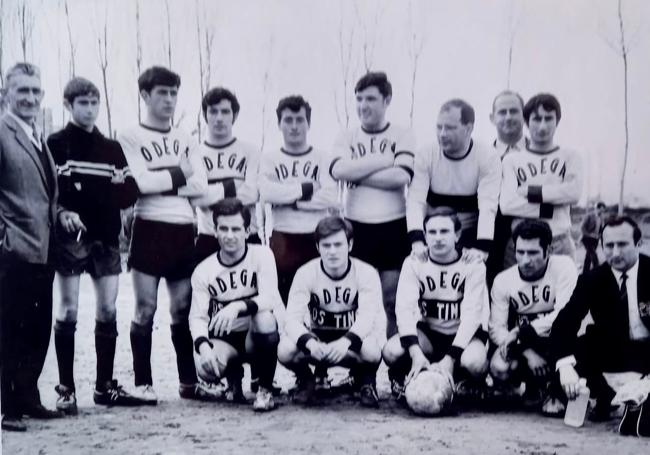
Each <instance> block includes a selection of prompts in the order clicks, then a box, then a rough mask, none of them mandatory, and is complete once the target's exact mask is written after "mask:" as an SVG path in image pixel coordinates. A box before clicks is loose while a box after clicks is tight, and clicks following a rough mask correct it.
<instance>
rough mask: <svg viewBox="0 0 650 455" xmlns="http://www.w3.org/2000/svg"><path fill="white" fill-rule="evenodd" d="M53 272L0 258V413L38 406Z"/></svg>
mask: <svg viewBox="0 0 650 455" xmlns="http://www.w3.org/2000/svg"><path fill="white" fill-rule="evenodd" d="M53 280H54V270H53V269H52V268H51V267H50V266H47V265H42V264H29V263H26V262H22V261H18V260H15V259H7V258H3V259H2V261H1V262H0V323H1V328H2V333H1V336H0V339H1V343H2V344H1V345H0V351H1V353H2V412H3V414H5V415H7V416H20V415H21V414H22V411H23V409H25V408H26V407H31V406H34V405H37V404H40V402H41V401H40V395H39V392H38V385H37V382H38V377H39V376H40V374H41V371H42V370H43V364H44V363H45V355H46V354H47V347H48V345H49V342H50V330H51V327H52V282H53Z"/></svg>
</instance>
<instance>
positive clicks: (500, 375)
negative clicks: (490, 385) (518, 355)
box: [490, 350, 516, 381]
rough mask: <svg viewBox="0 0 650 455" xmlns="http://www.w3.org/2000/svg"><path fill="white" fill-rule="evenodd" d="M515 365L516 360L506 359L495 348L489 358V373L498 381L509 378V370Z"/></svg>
mask: <svg viewBox="0 0 650 455" xmlns="http://www.w3.org/2000/svg"><path fill="white" fill-rule="evenodd" d="M515 367H516V361H508V360H506V359H504V358H503V356H502V355H501V353H500V352H499V351H498V350H497V351H496V352H495V353H494V355H493V356H492V359H491V360H490V374H491V375H492V377H493V378H495V379H497V380H499V381H507V380H508V379H510V375H511V371H512V370H513V369H514V368H515Z"/></svg>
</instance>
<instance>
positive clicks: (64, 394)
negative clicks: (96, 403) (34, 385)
mask: <svg viewBox="0 0 650 455" xmlns="http://www.w3.org/2000/svg"><path fill="white" fill-rule="evenodd" d="M54 390H55V392H56V393H57V394H58V395H59V398H57V399H56V409H58V410H59V411H61V412H62V413H64V414H67V415H77V412H78V411H77V397H76V396H75V392H74V389H72V388H71V387H68V386H65V385H63V384H58V385H55V386H54Z"/></svg>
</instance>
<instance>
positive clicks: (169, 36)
mask: <svg viewBox="0 0 650 455" xmlns="http://www.w3.org/2000/svg"><path fill="white" fill-rule="evenodd" d="M165 11H166V12H167V62H168V65H169V69H171V68H172V23H171V15H170V13H169V0H165Z"/></svg>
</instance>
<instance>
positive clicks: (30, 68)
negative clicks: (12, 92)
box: [3, 62, 41, 90]
mask: <svg viewBox="0 0 650 455" xmlns="http://www.w3.org/2000/svg"><path fill="white" fill-rule="evenodd" d="M21 75H22V76H36V77H37V78H39V79H40V78H41V70H40V69H39V68H38V66H36V65H34V64H33V63H28V62H20V63H16V64H15V65H14V66H12V67H11V68H9V71H7V74H6V76H5V86H4V87H3V90H6V89H7V87H9V84H10V83H11V79H13V78H14V77H16V76H21Z"/></svg>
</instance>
